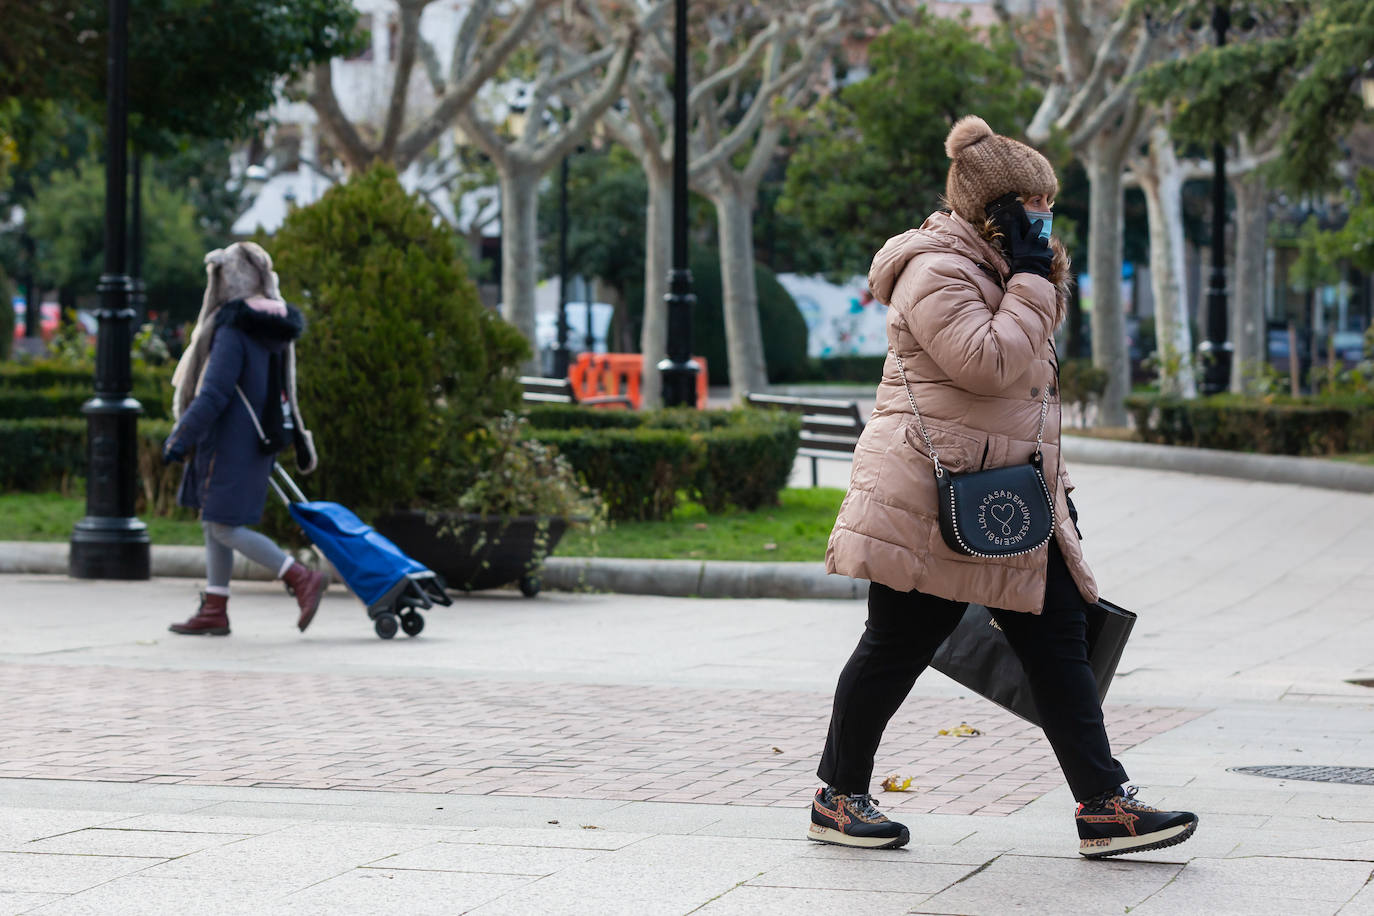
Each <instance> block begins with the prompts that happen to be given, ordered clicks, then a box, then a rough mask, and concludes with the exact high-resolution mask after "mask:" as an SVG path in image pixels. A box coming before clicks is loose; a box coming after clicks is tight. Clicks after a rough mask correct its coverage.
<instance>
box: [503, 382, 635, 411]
mask: <svg viewBox="0 0 1374 916" xmlns="http://www.w3.org/2000/svg"><path fill="white" fill-rule="evenodd" d="M520 387H521V388H523V389H524V400H525V402H526V403H531V404H582V405H583V406H586V407H632V406H633V402H632V401H631V400H630V399H629V398H628V397H626V396H625V395H623V394H611V395H604V396H599V397H594V398H583V399H582V400H578V398H577V392H576V391H575V390H574V389H573V384H572V382H571V381H569V380H568V379H565V378H540V377H538V376H534V375H522V376H520Z"/></svg>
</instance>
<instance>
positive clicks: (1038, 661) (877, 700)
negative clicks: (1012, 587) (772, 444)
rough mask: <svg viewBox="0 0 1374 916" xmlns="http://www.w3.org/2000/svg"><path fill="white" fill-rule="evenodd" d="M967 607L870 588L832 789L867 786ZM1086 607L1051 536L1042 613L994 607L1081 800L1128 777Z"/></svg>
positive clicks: (836, 732)
mask: <svg viewBox="0 0 1374 916" xmlns="http://www.w3.org/2000/svg"><path fill="white" fill-rule="evenodd" d="M967 607H968V604H967V603H965V602H962V601H948V600H946V599H944V598H936V597H934V596H932V595H926V594H923V593H922V592H917V591H911V592H899V591H895V590H893V589H890V588H888V587H887V586H885V585H879V584H878V583H876V582H874V583H872V584H871V585H870V586H869V589H868V622H867V624H866V625H865V627H864V633H863V636H862V637H861V638H860V639H859V645H858V647H857V648H855V649H854V654H853V655H851V656H850V658H849V661H848V663H846V664H845V666H844V670H842V671H841V672H840V681H839V684H838V685H837V686H836V687H835V706H834V710H833V711H832V713H831V716H830V733H829V735H828V736H827V738H826V741H825V751H824V753H823V754H822V755H821V764H820V768H819V769H818V770H817V775H819V776H820V778H821V779H823V780H825V782H826V783H827V784H828V785H830V786H833V787H834V788H835V789H836V790H837V791H839V792H843V793H845V794H849V795H857V794H863V793H866V792H868V791H869V782H870V780H871V779H872V778H873V755H874V754H875V753H876V752H877V750H878V742H879V741H880V740H881V739H882V736H883V730H884V729H885V728H886V727H887V723H888V721H889V720H890V719H891V718H892V716H893V715H894V714H895V713H896V712H897V709H898V708H899V707H900V706H901V705H902V702H903V701H904V700H906V697H907V694H909V693H910V692H911V688H912V685H914V684H915V683H916V678H917V677H919V676H920V674H921V672H922V671H924V670H925V669H926V667H927V666H928V665H929V664H930V660H931V659H932V658H933V657H934V656H935V652H936V650H938V649H939V648H940V644H941V643H943V642H944V641H945V639H946V638H947V637H948V636H949V634H950V633H951V632H953V630H954V628H955V627H956V626H958V624H959V621H960V619H961V618H962V617H963V615H964V611H965V609H967ZM1086 607H1087V605H1086V602H1084V600H1083V598H1082V596H1081V595H1079V593H1078V587H1077V586H1076V585H1075V584H1074V581H1073V577H1072V575H1070V573H1069V569H1068V566H1067V565H1066V564H1065V563H1064V557H1063V554H1061V553H1060V552H1059V546H1058V545H1057V544H1055V543H1054V542H1053V541H1051V542H1050V557H1049V570H1048V575H1047V581H1046V590H1045V610H1044V613H1043V614H1040V615H1035V614H1025V613H1020V612H1017V611H1001V610H994V611H993V612H992V613H993V616H994V617H995V618H996V620H997V623H998V625H999V626H1001V627H1002V631H1003V632H1004V633H1005V634H1006V637H1007V641H1008V642H1009V643H1011V646H1012V649H1013V650H1014V651H1015V652H1016V654H1017V657H1018V658H1020V659H1021V664H1022V665H1023V666H1024V667H1025V669H1026V677H1027V678H1028V679H1029V681H1030V685H1031V694H1032V695H1033V696H1034V697H1035V705H1036V709H1037V710H1039V712H1040V717H1041V719H1042V720H1043V721H1044V729H1045V737H1046V738H1048V739H1049V742H1050V745H1051V746H1052V747H1053V748H1054V753H1055V756H1056V757H1057V758H1058V759H1059V766H1060V768H1061V769H1062V770H1063V771H1064V777H1065V778H1066V779H1067V780H1068V783H1069V788H1070V789H1072V790H1073V794H1074V797H1075V798H1076V799H1078V800H1079V801H1086V800H1087V799H1090V798H1093V797H1095V796H1097V795H1100V794H1102V793H1103V792H1106V791H1108V790H1110V789H1113V788H1115V787H1117V786H1119V785H1121V784H1122V783H1123V782H1125V781H1126V778H1127V777H1126V771H1125V770H1124V769H1123V768H1122V766H1121V764H1120V763H1118V762H1117V761H1116V760H1115V759H1114V758H1113V757H1112V751H1111V745H1110V743H1109V742H1108V740H1107V730H1106V729H1105V728H1104V727H1103V724H1102V705H1101V703H1099V702H1098V699H1097V681H1096V679H1095V678H1094V677H1093V673H1092V668H1091V667H1089V665H1088V641H1087V635H1086V633H1087V620H1086V618H1085V616H1084V614H1085V611H1086Z"/></svg>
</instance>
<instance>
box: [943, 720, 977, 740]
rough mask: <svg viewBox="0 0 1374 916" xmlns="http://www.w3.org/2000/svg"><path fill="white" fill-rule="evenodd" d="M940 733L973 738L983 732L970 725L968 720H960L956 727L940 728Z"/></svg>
mask: <svg viewBox="0 0 1374 916" xmlns="http://www.w3.org/2000/svg"><path fill="white" fill-rule="evenodd" d="M938 734H941V735H948V736H949V737H951V738H973V737H976V736H978V735H981V734H982V732H980V731H979V730H978V729H976V728H974V727H973V726H972V725H969V724H968V723H967V722H960V723H959V724H958V725H957V726H955V727H954V728H942V729H940V731H939V733H938Z"/></svg>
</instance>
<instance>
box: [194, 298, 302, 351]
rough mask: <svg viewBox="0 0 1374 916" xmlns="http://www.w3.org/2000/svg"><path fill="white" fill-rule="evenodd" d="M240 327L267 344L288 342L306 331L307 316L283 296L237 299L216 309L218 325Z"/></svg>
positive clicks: (216, 326)
mask: <svg viewBox="0 0 1374 916" xmlns="http://www.w3.org/2000/svg"><path fill="white" fill-rule="evenodd" d="M223 327H233V328H238V329H239V330H240V331H242V332H243V333H245V334H247V335H248V336H249V337H255V338H257V339H258V340H260V341H262V342H263V343H265V344H269V345H271V344H281V345H283V346H284V345H285V344H288V343H291V342H293V341H296V340H299V339H300V336H301V335H302V334H304V333H305V316H304V315H302V314H301V311H300V309H298V308H296V307H295V306H294V305H288V304H287V303H285V302H282V301H281V300H280V299H267V298H262V297H254V298H252V299H234V300H232V301H230V302H226V303H224V305H222V306H220V307H219V310H218V311H216V312H215V328H216V329H218V328H223Z"/></svg>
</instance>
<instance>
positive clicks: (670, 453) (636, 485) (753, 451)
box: [529, 405, 801, 519]
mask: <svg viewBox="0 0 1374 916" xmlns="http://www.w3.org/2000/svg"><path fill="white" fill-rule="evenodd" d="M529 417H530V425H531V426H533V427H534V428H535V436H536V437H537V438H538V439H539V441H541V442H546V443H548V444H551V445H553V446H555V447H557V448H558V450H559V452H560V453H562V454H563V455H564V456H565V457H566V458H567V459H568V461H569V463H571V464H572V466H573V467H574V468H575V469H576V470H577V471H578V472H579V473H580V474H582V476H583V478H584V479H585V480H586V481H587V484H588V486H590V487H592V488H593V489H595V490H598V491H600V493H601V495H602V498H603V499H605V500H606V505H607V508H608V510H609V513H610V517H611V518H613V519H661V518H666V517H668V516H669V515H670V514H671V513H672V511H673V509H674V508H676V506H677V503H678V499H679V498H680V496H681V495H682V494H684V493H685V494H686V495H688V496H689V497H690V498H692V499H696V500H698V501H699V502H701V503H702V504H703V505H704V506H705V507H706V508H707V510H708V511H712V512H718V511H720V510H722V509H724V508H725V507H726V506H728V505H734V506H739V507H740V508H744V509H757V508H758V507H759V506H763V505H773V504H776V503H777V501H778V493H779V492H781V491H782V489H783V487H785V486H787V480H788V477H789V476H791V473H792V465H793V462H794V461H795V460H796V455H797V445H798V442H799V439H800V433H801V421H800V419H799V418H798V417H796V416H795V415H793V414H785V413H780V412H773V411H757V410H690V409H681V408H679V409H670V410H656V411H645V412H642V413H636V412H633V411H628V410H597V409H594V408H588V407H577V406H572V405H569V406H562V405H545V406H539V407H534V408H531V410H530V411H529Z"/></svg>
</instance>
